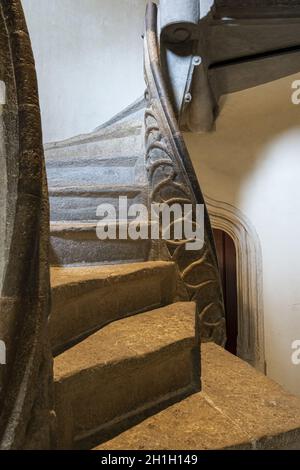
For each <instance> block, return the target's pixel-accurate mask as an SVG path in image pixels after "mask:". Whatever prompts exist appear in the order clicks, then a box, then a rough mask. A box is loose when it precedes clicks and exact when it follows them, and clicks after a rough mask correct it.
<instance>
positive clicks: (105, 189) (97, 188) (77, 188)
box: [48, 183, 147, 196]
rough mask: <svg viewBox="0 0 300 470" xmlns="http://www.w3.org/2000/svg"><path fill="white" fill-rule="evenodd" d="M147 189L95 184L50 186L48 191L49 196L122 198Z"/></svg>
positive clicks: (136, 186)
mask: <svg viewBox="0 0 300 470" xmlns="http://www.w3.org/2000/svg"><path fill="white" fill-rule="evenodd" d="M146 188H147V185H146V184H140V185H139V184H136V183H133V184H127V185H114V186H112V185H111V184H97V185H71V186H66V185H65V186H59V185H58V186H51V187H49V189H48V191H49V194H50V195H52V194H58V195H60V194H68V193H74V194H77V193H80V194H81V193H83V194H84V195H85V196H88V195H89V194H101V193H104V194H116V193H118V195H119V196H122V193H130V192H132V193H139V192H141V191H143V190H145V189H146Z"/></svg>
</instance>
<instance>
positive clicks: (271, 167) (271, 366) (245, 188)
mask: <svg viewBox="0 0 300 470" xmlns="http://www.w3.org/2000/svg"><path fill="white" fill-rule="evenodd" d="M296 79H299V75H296V76H295V75H294V76H290V77H287V78H284V79H281V80H278V81H275V82H272V83H269V84H266V85H263V86H260V87H256V88H253V89H249V90H246V91H243V92H239V93H235V94H232V95H229V96H227V97H226V99H224V100H223V103H221V105H222V107H221V113H220V116H219V118H218V121H217V123H216V131H215V132H212V133H209V134H203V135H192V134H186V135H185V139H186V143H187V145H188V148H189V151H190V154H191V157H192V160H193V163H194V166H195V169H196V172H197V174H198V177H199V180H200V183H201V186H202V189H203V191H204V193H205V194H207V195H208V196H210V197H212V198H214V199H217V200H219V201H223V202H226V203H229V204H231V205H233V206H234V207H236V208H238V209H240V210H241V211H242V213H244V214H245V216H246V217H248V219H249V220H250V221H251V223H252V224H253V226H254V227H255V229H256V231H257V233H258V236H259V239H260V242H261V246H262V255H263V284H264V323H265V349H266V360H267V371H268V375H269V376H271V377H272V378H274V379H275V380H276V381H277V382H279V383H281V384H283V385H284V386H285V387H286V388H288V389H289V390H291V391H292V392H294V393H298V394H300V369H299V367H300V366H298V369H297V368H296V366H295V365H293V363H292V361H291V356H292V352H293V350H292V343H293V341H295V340H297V339H300V289H299V285H300V247H299V240H300V207H299V206H300V203H299V201H300V184H299V175H300V158H299V149H300V106H299V105H298V106H297V105H294V104H293V103H292V99H291V97H292V92H293V90H292V83H293V81H294V80H296ZM298 337H299V338H298Z"/></svg>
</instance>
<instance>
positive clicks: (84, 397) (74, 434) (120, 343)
mask: <svg viewBox="0 0 300 470" xmlns="http://www.w3.org/2000/svg"><path fill="white" fill-rule="evenodd" d="M195 318H196V306H195V304H194V303H193V302H191V303H189V302H182V303H176V304H172V305H169V306H167V307H163V308H160V309H156V310H153V311H149V312H146V313H141V314H138V315H135V316H131V317H129V318H126V319H123V320H119V321H116V322H113V323H111V324H110V325H108V326H106V327H104V328H103V329H101V330H100V331H98V332H97V333H95V334H93V335H92V336H90V337H88V338H86V339H85V340H84V341H82V342H81V343H79V344H77V345H76V346H74V347H73V348H70V349H69V350H67V351H66V352H64V353H63V354H61V355H60V356H58V357H57V358H56V359H55V363H54V376H55V397H56V398H55V406H56V412H57V417H58V424H59V445H60V446H61V447H63V448H66V447H72V446H75V447H78V446H79V447H81V446H86V445H87V443H90V442H97V437H98V438H99V439H105V438H107V436H108V435H109V434H110V433H118V432H120V430H122V429H123V428H124V426H125V427H128V426H130V425H132V423H134V422H136V420H137V419H141V418H143V417H145V416H146V415H147V414H148V413H151V412H153V410H155V409H157V408H159V407H161V406H166V405H167V404H168V403H170V402H174V401H176V400H178V399H179V398H182V396H186V395H188V394H190V393H193V392H195V391H196V390H199V386H200V384H199V357H198V353H197V351H199V344H198V342H197V338H196V337H195Z"/></svg>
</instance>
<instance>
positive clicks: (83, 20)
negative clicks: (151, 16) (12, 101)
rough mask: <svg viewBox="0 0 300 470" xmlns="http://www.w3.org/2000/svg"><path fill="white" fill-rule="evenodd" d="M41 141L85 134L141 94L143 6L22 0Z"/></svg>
mask: <svg viewBox="0 0 300 470" xmlns="http://www.w3.org/2000/svg"><path fill="white" fill-rule="evenodd" d="M22 4H23V8H24V11H25V15H26V19H27V24H28V28H29V32H30V35H31V40H32V45H33V52H34V56H35V60H36V67H37V75H38V81H39V93H40V103H41V110H42V124H43V133H44V141H45V142H49V141H54V140H59V139H64V138H67V137H71V136H73V135H76V134H79V133H82V132H89V131H91V130H93V129H94V128H95V127H97V126H99V125H100V124H101V123H103V122H105V121H106V120H107V119H109V118H110V117H112V116H113V115H114V114H116V113H117V112H119V111H120V110H121V109H122V108H124V107H126V106H127V105H128V104H130V103H131V102H132V101H134V100H135V99H136V98H137V97H139V96H141V95H142V94H143V92H144V80H143V57H142V47H143V46H142V39H141V34H142V32H143V29H144V25H143V23H144V12H145V5H146V0H22Z"/></svg>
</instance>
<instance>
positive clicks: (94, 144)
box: [45, 126, 142, 162]
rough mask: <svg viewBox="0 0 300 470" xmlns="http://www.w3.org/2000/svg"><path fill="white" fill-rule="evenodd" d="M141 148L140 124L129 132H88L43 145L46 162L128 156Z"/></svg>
mask: <svg viewBox="0 0 300 470" xmlns="http://www.w3.org/2000/svg"><path fill="white" fill-rule="evenodd" d="M141 149H142V138H141V126H139V127H135V128H133V129H132V130H131V131H130V133H128V134H126V133H125V134H124V133H123V134H122V132H121V131H119V132H115V133H112V134H111V135H106V136H104V137H102V136H98V135H93V134H88V135H86V136H79V137H78V138H76V139H74V140H71V141H66V142H55V143H53V144H46V145H45V157H46V162H48V160H52V161H53V160H55V159H57V161H59V160H60V159H65V158H67V157H69V158H76V157H95V156H98V157H107V158H108V157H115V156H116V155H121V156H123V157H130V156H132V155H140V153H141Z"/></svg>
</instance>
